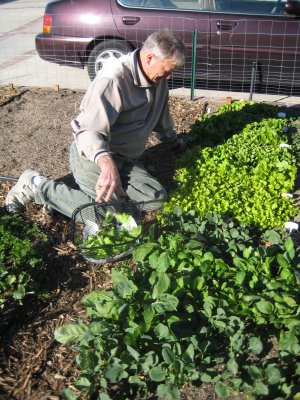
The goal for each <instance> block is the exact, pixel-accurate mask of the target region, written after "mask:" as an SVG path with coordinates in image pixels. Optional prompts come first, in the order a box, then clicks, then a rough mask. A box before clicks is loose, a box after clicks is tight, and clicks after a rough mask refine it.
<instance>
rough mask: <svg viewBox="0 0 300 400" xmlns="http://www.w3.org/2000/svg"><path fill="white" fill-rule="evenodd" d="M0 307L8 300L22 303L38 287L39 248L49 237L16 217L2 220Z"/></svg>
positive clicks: (6, 216)
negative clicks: (36, 276) (36, 277)
mask: <svg viewBox="0 0 300 400" xmlns="http://www.w3.org/2000/svg"><path fill="white" fill-rule="evenodd" d="M0 238H1V239H0V307H2V308H3V307H4V304H5V303H6V301H8V300H13V299H14V300H18V301H20V300H22V298H23V297H24V296H25V294H26V292H28V291H30V292H34V291H35V290H36V287H37V282H36V280H35V274H37V271H38V268H39V267H40V265H41V261H42V259H41V257H40V250H39V246H41V245H42V244H43V243H45V242H46V240H47V237H46V235H45V234H44V233H43V232H42V231H41V229H40V228H39V227H38V225H37V224H35V223H32V222H30V221H28V220H25V219H24V218H22V217H20V216H17V215H2V216H0Z"/></svg>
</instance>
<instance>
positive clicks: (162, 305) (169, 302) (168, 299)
mask: <svg viewBox="0 0 300 400" xmlns="http://www.w3.org/2000/svg"><path fill="white" fill-rule="evenodd" d="M178 302H179V301H178V299H177V297H175V296H173V295H171V294H168V293H163V294H162V295H160V296H159V297H158V298H157V300H156V301H155V302H154V303H152V306H153V307H154V308H155V310H156V312H158V313H164V312H166V311H175V310H176V308H177V306H178Z"/></svg>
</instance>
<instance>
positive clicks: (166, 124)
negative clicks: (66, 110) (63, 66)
mask: <svg viewBox="0 0 300 400" xmlns="http://www.w3.org/2000/svg"><path fill="white" fill-rule="evenodd" d="M138 51H139V50H136V51H134V52H132V53H129V54H127V55H124V56H122V57H121V58H119V59H118V60H116V61H114V62H112V63H109V64H106V65H105V66H104V67H103V68H102V69H101V70H100V72H99V73H98V75H97V77H96V78H95V79H94V81H93V82H92V83H91V85H90V86H89V88H88V90H87V92H86V94H85V96H84V98H83V100H82V102H81V105H80V110H81V112H80V114H79V115H78V117H77V118H76V119H74V120H73V121H72V122H71V125H72V129H73V133H74V138H75V141H76V145H77V148H78V151H79V154H80V155H81V156H83V157H86V158H87V159H89V160H90V161H93V162H97V161H98V159H99V157H101V156H104V155H107V154H108V153H111V154H120V155H123V156H126V157H128V158H130V159H137V158H139V157H140V156H141V155H142V153H143V151H144V150H145V146H146V142H147V139H148V136H149V134H150V133H151V132H152V131H154V132H156V133H157V136H158V138H159V139H160V140H162V141H164V142H167V143H170V144H172V143H174V142H176V140H177V137H176V133H175V132H174V129H173V120H172V117H171V115H170V112H169V106H168V96H169V92H168V86H167V80H166V79H165V78H163V79H161V80H160V82H159V83H158V84H157V85H153V84H151V83H150V82H149V81H148V80H147V79H146V77H145V76H144V74H143V73H142V71H141V69H140V67H139V65H138V61H137V52H138Z"/></svg>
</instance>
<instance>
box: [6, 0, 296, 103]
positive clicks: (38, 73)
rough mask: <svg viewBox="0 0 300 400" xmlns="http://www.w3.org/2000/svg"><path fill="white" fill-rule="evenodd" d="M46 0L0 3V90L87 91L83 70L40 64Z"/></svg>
mask: <svg viewBox="0 0 300 400" xmlns="http://www.w3.org/2000/svg"><path fill="white" fill-rule="evenodd" d="M47 2H48V1H46V0H0V87H1V86H2V87H3V86H7V85H8V84H13V85H14V86H15V87H24V86H25V87H40V88H54V87H57V85H58V87H59V88H61V89H74V90H76V89H77V90H86V89H87V87H88V85H89V83H90V80H89V77H88V73H87V70H86V69H77V68H72V67H64V66H59V65H57V64H53V63H49V62H46V61H43V60H42V59H40V58H39V56H38V55H37V53H36V50H35V35H36V34H38V33H40V32H41V31H42V29H43V15H44V9H45V5H46V4H47ZM171 95H174V96H183V97H185V98H194V99H199V98H201V99H204V100H208V101H210V100H214V101H218V102H224V101H227V98H228V97H229V98H232V99H233V100H240V99H244V100H249V93H237V92H231V91H230V90H227V91H219V90H207V89H205V90H203V89H196V90H195V91H194V94H193V96H192V93H191V90H190V89H189V88H178V89H174V90H171ZM253 100H255V101H265V102H273V103H278V104H280V105H281V104H283V105H288V106H299V107H300V97H292V96H285V95H271V94H270V95H265V94H257V93H254V94H253Z"/></svg>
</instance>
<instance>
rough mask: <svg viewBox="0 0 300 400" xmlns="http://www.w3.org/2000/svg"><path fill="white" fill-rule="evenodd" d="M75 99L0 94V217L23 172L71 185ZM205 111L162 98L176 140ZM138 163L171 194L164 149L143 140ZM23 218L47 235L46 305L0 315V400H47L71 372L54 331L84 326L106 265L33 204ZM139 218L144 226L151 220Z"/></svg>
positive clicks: (192, 398)
mask: <svg viewBox="0 0 300 400" xmlns="http://www.w3.org/2000/svg"><path fill="white" fill-rule="evenodd" d="M82 96H83V92H80V91H70V90H63V91H58V92H54V91H51V90H42V89H11V90H6V89H5V88H4V89H3V88H2V91H1V90H0V127H1V135H0V154H1V156H0V175H1V176H2V177H1V179H0V213H5V212H6V211H5V208H4V199H5V196H6V193H7V191H8V190H9V189H10V187H11V186H12V185H13V183H14V182H13V180H10V178H18V177H19V175H20V174H21V173H22V172H23V171H24V170H25V169H27V168H34V169H38V170H40V171H41V172H42V173H43V174H44V175H46V176H48V177H50V178H53V179H62V180H65V181H66V182H69V183H70V184H73V181H72V177H71V175H70V170H69V163H68V157H69V146H70V144H71V141H72V135H71V129H70V121H71V120H72V118H74V117H75V116H76V115H77V114H78V110H79V105H80V101H81V99H82ZM207 106H209V107H210V109H211V111H214V110H215V108H216V104H206V103H205V102H204V101H203V100H201V101H200V100H197V101H194V102H192V101H189V100H185V99H179V98H175V97H172V98H170V109H171V112H172V115H173V117H174V122H175V128H176V130H177V132H178V133H179V132H182V135H186V134H188V132H189V129H190V125H191V124H192V123H193V122H194V121H195V119H196V118H197V117H198V116H200V115H202V114H203V113H204V112H205V110H206V107H207ZM142 161H143V163H144V165H145V166H146V167H147V168H148V169H149V171H150V172H151V173H152V174H153V175H154V176H156V177H157V179H158V180H159V181H160V182H161V183H162V184H163V185H164V186H165V187H166V189H167V190H170V189H171V188H172V186H173V184H174V183H173V176H174V169H175V162H176V160H175V157H174V155H173V154H172V152H170V151H169V149H168V147H167V146H164V145H162V144H160V143H159V142H158V141H157V140H156V138H155V137H154V136H151V137H150V139H149V142H148V146H147V149H146V151H145V154H144V156H143V159H142ZM25 216H26V217H27V218H28V219H31V220H34V221H36V222H38V223H39V224H40V226H41V227H42V228H43V229H44V230H45V232H47V234H48V235H49V249H47V253H48V255H47V259H46V263H47V266H46V272H45V273H43V275H42V276H41V277H40V283H41V288H42V291H43V292H44V293H46V294H48V298H46V299H42V298H38V297H37V296H34V295H30V294H29V295H27V296H26V298H25V300H24V301H23V304H22V305H20V306H18V307H17V308H16V307H14V308H12V309H11V310H8V311H7V312H6V315H5V318H7V319H8V321H9V325H8V327H7V329H6V331H5V332H4V333H3V334H2V337H1V347H0V399H1V400H13V399H17V400H25V399H26V400H55V399H59V396H60V394H61V391H62V389H63V388H64V387H72V384H74V382H75V380H76V377H77V375H78V372H79V370H78V368H77V365H76V362H75V356H76V353H75V351H74V350H72V349H71V348H70V347H65V346H62V345H60V344H59V343H57V342H56V341H55V340H54V331H55V329H57V328H58V327H59V326H61V325H63V324H64V323H67V322H72V321H76V320H77V319H79V318H82V319H84V318H85V312H84V310H83V308H82V307H81V305H80V299H81V298H82V296H83V295H84V294H86V293H88V292H90V291H91V290H93V289H95V288H101V289H108V288H110V272H111V269H112V267H113V265H112V264H105V265H104V266H101V267H100V266H97V265H95V264H90V263H87V262H86V261H85V260H84V259H82V258H81V257H80V255H79V254H78V253H77V251H76V248H75V247H74V245H73V244H72V240H71V239H72V237H71V224H70V220H69V219H67V218H66V217H64V216H62V215H58V214H54V215H52V216H49V215H48V214H47V213H46V212H45V211H44V210H43V208H42V207H40V206H37V205H34V204H31V205H29V206H28V207H27V209H26V211H25ZM145 218H146V219H147V218H148V219H149V220H150V219H151V218H153V214H152V215H151V214H149V215H147V216H146V217H145ZM114 266H115V265H114ZM181 399H182V400H183V399H185V400H196V399H197V400H199V399H201V400H210V399H215V395H214V392H213V389H212V387H211V386H209V385H207V386H205V385H204V386H203V385H202V386H201V388H198V387H195V386H192V385H188V386H187V387H185V388H183V389H182V395H181ZM239 399H241V397H239ZM118 400H119V399H118ZM120 400H122V399H120Z"/></svg>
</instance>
